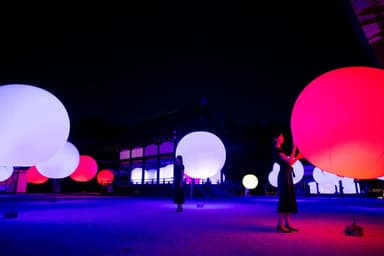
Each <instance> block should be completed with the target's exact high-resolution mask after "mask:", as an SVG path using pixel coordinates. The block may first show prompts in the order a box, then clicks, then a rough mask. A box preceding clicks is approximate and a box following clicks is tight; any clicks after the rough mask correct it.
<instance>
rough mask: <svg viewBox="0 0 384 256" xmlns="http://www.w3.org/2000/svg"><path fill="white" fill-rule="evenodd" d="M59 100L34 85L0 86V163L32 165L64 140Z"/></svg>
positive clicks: (64, 124) (65, 125)
mask: <svg viewBox="0 0 384 256" xmlns="http://www.w3.org/2000/svg"><path fill="white" fill-rule="evenodd" d="M69 129H70V124H69V116H68V113H67V110H66V109H65V107H64V106H63V104H62V103H61V102H60V101H59V100H58V99H57V98H56V97H55V96H54V95H53V94H51V93H50V92H48V91H46V90H43V89H41V88H38V87H34V86H30V85H23V84H11V85H3V86H0V141H1V147H0V164H2V165H7V166H33V165H36V164H38V163H40V162H43V161H46V160H48V159H49V158H51V157H52V156H53V155H54V154H55V153H56V152H57V151H58V150H59V149H60V148H61V147H62V146H63V145H64V144H65V142H66V141H67V139H68V135H69Z"/></svg>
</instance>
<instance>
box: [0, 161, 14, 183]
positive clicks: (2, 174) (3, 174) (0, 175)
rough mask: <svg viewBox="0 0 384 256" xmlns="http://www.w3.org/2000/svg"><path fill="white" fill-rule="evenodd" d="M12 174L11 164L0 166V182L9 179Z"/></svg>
mask: <svg viewBox="0 0 384 256" xmlns="http://www.w3.org/2000/svg"><path fill="white" fill-rule="evenodd" d="M12 174H13V167H11V166H4V165H1V166H0V182H2V181H6V180H7V179H9V178H10V177H11V176H12Z"/></svg>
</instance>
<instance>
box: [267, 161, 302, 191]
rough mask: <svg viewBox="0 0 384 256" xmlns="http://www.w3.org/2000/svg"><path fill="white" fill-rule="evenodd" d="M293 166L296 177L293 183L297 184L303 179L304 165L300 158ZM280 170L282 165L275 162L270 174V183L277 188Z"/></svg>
mask: <svg viewBox="0 0 384 256" xmlns="http://www.w3.org/2000/svg"><path fill="white" fill-rule="evenodd" d="M292 167H293V171H294V173H295V177H293V183H294V184H297V183H299V182H300V181H301V180H302V179H303V176H304V166H303V164H302V163H301V162H300V160H297V161H296V162H295V163H294V164H293V166H292ZM279 171H280V165H279V164H278V163H274V164H273V167H272V171H271V172H270V173H269V175H268V181H269V183H270V184H271V185H272V186H274V187H276V188H277V176H278V175H279Z"/></svg>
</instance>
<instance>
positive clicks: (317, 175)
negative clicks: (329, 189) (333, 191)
mask: <svg viewBox="0 0 384 256" xmlns="http://www.w3.org/2000/svg"><path fill="white" fill-rule="evenodd" d="M312 175H313V179H314V180H315V181H316V182H317V183H319V184H331V185H338V183H339V178H338V177H337V175H335V174H333V173H330V172H326V171H323V170H321V169H320V168H318V167H315V168H314V169H313V174H312Z"/></svg>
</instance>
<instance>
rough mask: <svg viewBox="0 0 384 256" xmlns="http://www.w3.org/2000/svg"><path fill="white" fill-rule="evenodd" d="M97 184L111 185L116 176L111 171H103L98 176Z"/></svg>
mask: <svg viewBox="0 0 384 256" xmlns="http://www.w3.org/2000/svg"><path fill="white" fill-rule="evenodd" d="M96 179H97V182H98V183H99V184H100V185H109V184H112V182H113V179H114V174H113V172H112V171H111V170H108V169H105V170H101V171H100V172H99V173H98V174H97V176H96Z"/></svg>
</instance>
